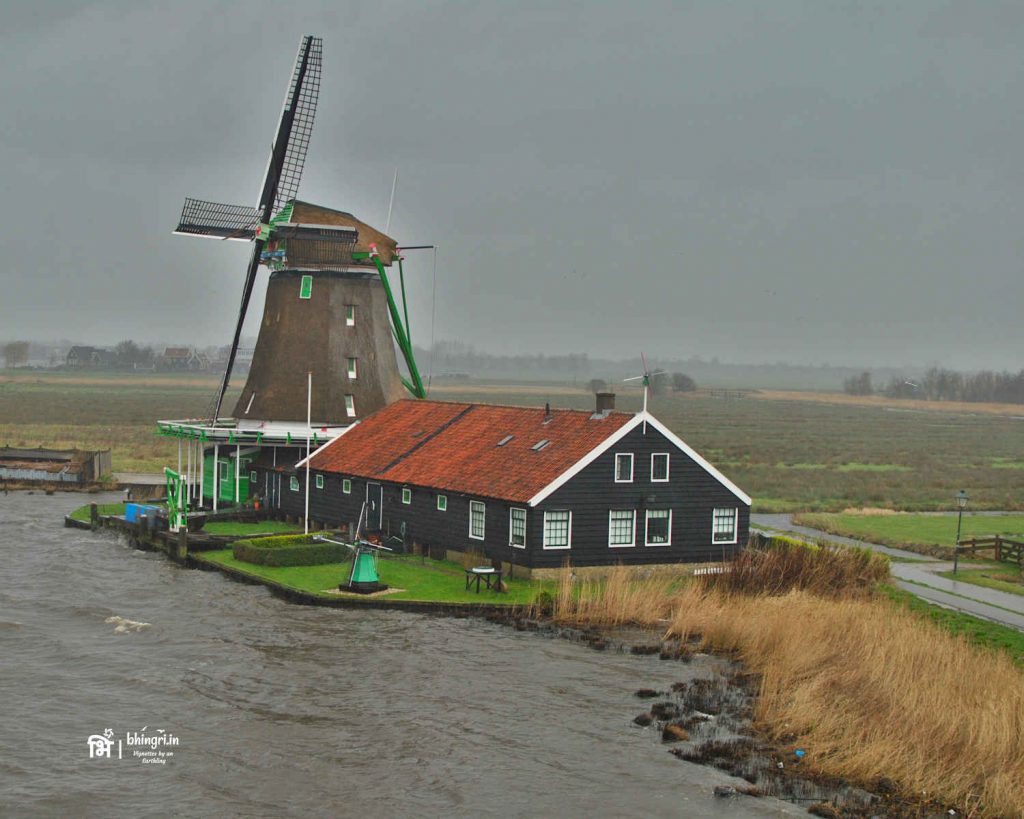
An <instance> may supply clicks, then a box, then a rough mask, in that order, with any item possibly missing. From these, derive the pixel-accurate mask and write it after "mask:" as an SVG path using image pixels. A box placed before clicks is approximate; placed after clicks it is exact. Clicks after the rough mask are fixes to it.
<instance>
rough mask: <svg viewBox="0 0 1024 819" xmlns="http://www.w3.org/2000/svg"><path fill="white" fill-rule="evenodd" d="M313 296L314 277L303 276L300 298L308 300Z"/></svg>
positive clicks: (300, 285)
mask: <svg viewBox="0 0 1024 819" xmlns="http://www.w3.org/2000/svg"><path fill="white" fill-rule="evenodd" d="M312 296H313V277H312V276H303V277H302V282H301V283H300V284H299V298H300V299H308V298H312Z"/></svg>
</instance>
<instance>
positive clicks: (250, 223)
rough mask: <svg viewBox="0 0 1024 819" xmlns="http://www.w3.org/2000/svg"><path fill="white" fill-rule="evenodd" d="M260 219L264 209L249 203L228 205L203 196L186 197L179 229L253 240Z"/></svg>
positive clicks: (182, 231)
mask: <svg viewBox="0 0 1024 819" xmlns="http://www.w3.org/2000/svg"><path fill="white" fill-rule="evenodd" d="M259 223H260V212H259V211H258V210H257V209H256V208H251V207H249V206H247V205H224V204H221V203H220V202H206V201H203V200H202V199H186V200H185V206H184V207H183V208H182V209H181V218H180V219H179V220H178V227H177V228H176V229H175V231H174V232H175V233H183V234H187V235H189V236H211V237H214V238H218V239H236V240H239V241H245V242H248V241H251V240H252V238H253V235H254V234H255V232H256V228H257V226H258V225H259Z"/></svg>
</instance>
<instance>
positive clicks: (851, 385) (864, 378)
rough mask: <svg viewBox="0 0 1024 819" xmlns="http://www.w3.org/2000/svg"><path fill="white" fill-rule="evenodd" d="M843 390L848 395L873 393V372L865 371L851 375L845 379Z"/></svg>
mask: <svg viewBox="0 0 1024 819" xmlns="http://www.w3.org/2000/svg"><path fill="white" fill-rule="evenodd" d="M843 390H844V391H845V392H846V393H847V394H848V395H872V394H874V392H875V389H874V387H872V386H871V373H869V372H867V371H865V372H862V373H861V374H860V375H851V376H850V377H849V378H847V379H846V380H845V381H843Z"/></svg>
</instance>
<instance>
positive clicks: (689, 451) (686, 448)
mask: <svg viewBox="0 0 1024 819" xmlns="http://www.w3.org/2000/svg"><path fill="white" fill-rule="evenodd" d="M644 422H646V423H648V424H650V425H651V426H652V427H654V428H655V429H656V430H657V431H658V432H660V433H661V434H662V435H664V436H665V437H666V438H667V439H668V440H669V442H670V443H672V444H673V445H674V446H675V447H676V448H677V449H679V450H681V451H682V452H684V453H685V454H686V455H688V456H689V457H690V458H691V459H692V460H693V462H694V463H696V464H697V465H698V466H700V467H701V468H702V469H703V470H704V471H705V472H707V473H708V474H709V475H710V476H711V477H712V478H714V479H715V480H716V481H718V482H719V483H720V484H722V486H724V487H725V488H726V489H728V490H729V491H730V492H732V493H733V494H734V495H735V496H736V497H737V498H739V499H740V500H741V501H743V503H745V504H746V505H747V506H750V503H751V500H750V496H749V495H748V494H747V493H746V492H744V491H743V490H742V489H740V488H739V487H738V486H736V484H734V483H733V482H732V481H730V480H729V479H728V478H727V477H725V475H723V474H722V473H721V472H719V471H718V470H717V469H715V467H713V466H712V465H711V464H710V463H709V462H708V461H707V460H706V459H705V458H704V457H702V456H701V455H700V454H699V453H698V452H697V451H696V450H695V449H693V448H692V447H691V446H690V445H689V444H687V443H686V442H685V441H684V440H683V439H682V438H680V437H679V436H678V435H676V434H675V433H674V432H672V430H670V429H669V428H668V427H666V426H665V425H664V424H663V423H661V421H659V420H658V419H656V418H655V417H654V416H653V415H651V414H650V413H649V412H638V413H637V414H636V415H635V416H633V419H632V420H631V421H629V422H628V423H627V424H624V425H623V426H622V427H620V428H619V429H618V430H616V432H615V433H614V434H613V435H611V436H609V437H608V438H605V440H603V441H602V442H601V443H600V444H598V445H597V446H596V447H595V448H594V449H592V450H591V451H590V452H588V453H587V454H586V455H584V456H583V457H582V458H581V459H580V460H578V461H577V462H576V463H574V464H573V465H572V466H571V467H569V469H567V470H566V471H565V472H563V473H562V474H561V475H559V476H558V477H557V478H555V479H554V480H553V481H552V482H551V483H549V484H548V485H547V486H545V487H544V488H543V489H541V490H540V492H538V493H537V494H536V495H534V496H533V497H532V498H530V500H529V505H530V506H536V505H537V504H538V503H540V502H541V501H542V500H544V499H545V498H546V497H548V496H549V495H550V494H551V493H553V492H554V491H555V490H556V489H559V488H560V487H562V486H563V485H565V484H566V483H568V482H569V481H570V480H572V479H573V478H574V477H576V475H578V474H579V473H580V472H582V471H583V470H584V469H586V468H587V467H588V466H590V464H592V463H593V462H594V461H596V460H597V459H598V458H599V457H600V456H601V455H603V454H604V453H605V452H607V451H608V450H609V449H611V447H613V446H614V445H615V444H617V443H618V442H619V441H620V440H622V439H623V438H625V437H626V436H627V435H628V434H629V433H630V432H632V431H633V430H634V429H636V428H637V427H638V426H640V424H642V423H644Z"/></svg>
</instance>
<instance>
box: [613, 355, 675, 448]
mask: <svg viewBox="0 0 1024 819" xmlns="http://www.w3.org/2000/svg"><path fill="white" fill-rule="evenodd" d="M640 361H641V362H643V365H644V373H643V375H635V376H633V377H632V378H624V379H622V381H623V383H629V382H630V381H640V382H641V383H642V386H643V388H644V414H645V415H646V414H647V393H648V392H650V389H651V376H652V375H661V374H662V373H664V372H665V371H664V370H655V371H654V372H651V369H650V367H648V366H647V357H646V356H645V355H644V354H643V353H640ZM646 429H647V422H646V421H645V422H644V430H645V431H646Z"/></svg>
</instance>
